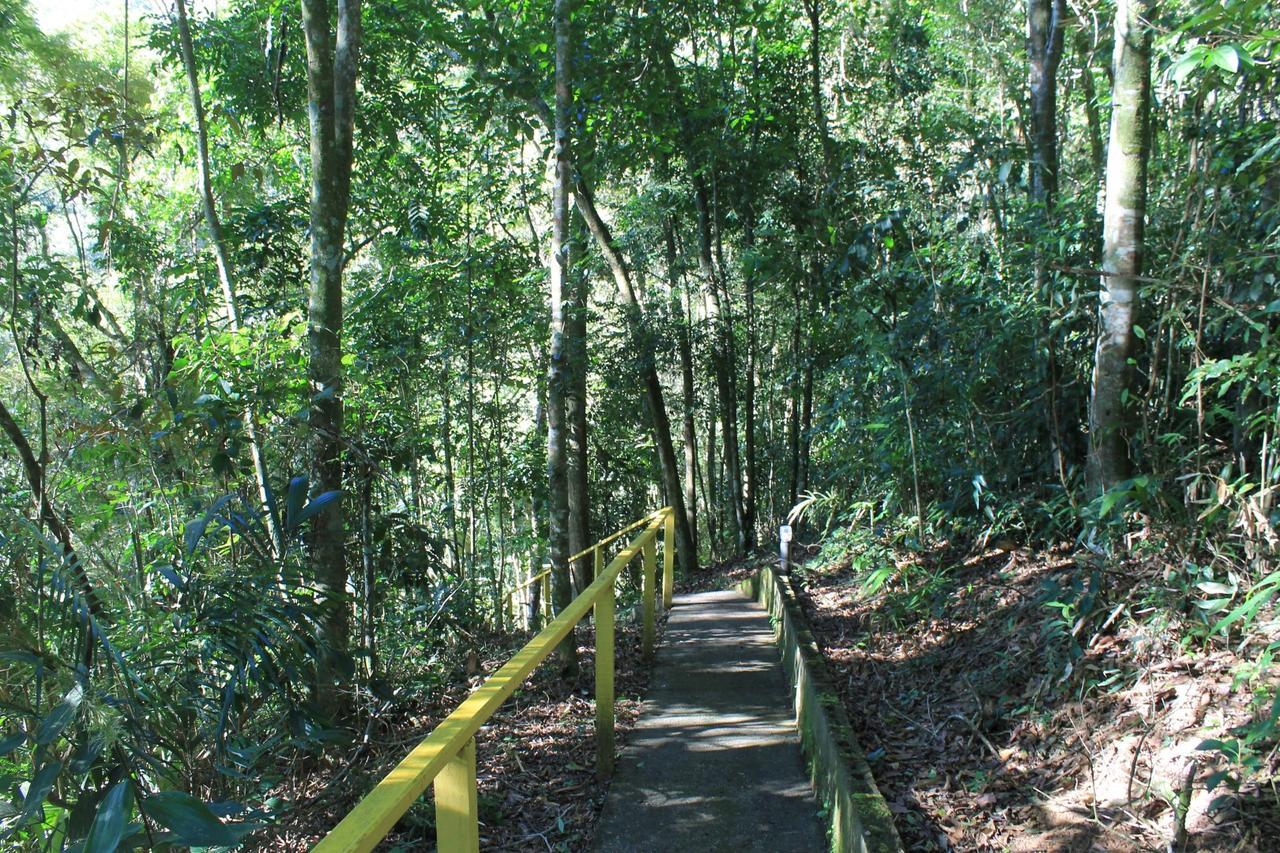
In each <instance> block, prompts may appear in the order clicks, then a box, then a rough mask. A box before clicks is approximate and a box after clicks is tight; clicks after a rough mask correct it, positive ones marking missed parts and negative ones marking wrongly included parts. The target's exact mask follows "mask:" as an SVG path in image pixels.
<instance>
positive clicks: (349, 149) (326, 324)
mask: <svg viewBox="0 0 1280 853" xmlns="http://www.w3.org/2000/svg"><path fill="white" fill-rule="evenodd" d="M330 20H331V19H330V5H329V2H328V0H302V26H303V32H304V34H305V36H306V43H307V102H308V103H307V107H308V109H307V113H308V117H309V120H310V130H311V284H310V293H309V298H308V306H307V350H308V355H309V357H310V363H309V366H308V378H309V380H310V390H311V405H310V409H309V413H310V414H309V426H310V431H311V447H312V482H311V489H312V493H313V494H316V495H320V494H324V493H329V492H336V491H338V490H340V489H341V488H342V462H343V455H342V448H343V435H342V428H343V425H342V419H343V411H342V272H343V265H344V260H345V258H344V251H343V238H344V235H345V233H346V226H347V211H348V208H349V206H350V201H351V163H352V156H353V152H354V139H353V137H354V133H355V98H356V74H357V71H358V68H359V62H360V39H361V28H360V0H337V29H336V31H335V30H333V29H332V28H331V24H330ZM310 546H311V565H312V571H313V574H314V583H315V586H316V589H317V590H318V591H319V593H320V595H321V596H322V599H323V604H324V615H323V621H322V624H321V627H320V641H321V646H322V647H323V650H324V651H323V652H322V654H321V662H320V665H319V666H318V667H317V673H316V699H317V703H318V704H319V706H320V707H321V709H322V710H324V711H326V712H328V713H331V714H332V713H340V712H341V710H342V702H341V698H340V694H339V692H338V690H337V686H338V682H339V680H340V673H341V672H342V671H343V669H344V667H342V666H341V665H340V660H341V658H342V657H344V656H345V655H346V654H347V647H348V644H349V638H350V634H351V615H350V607H349V603H348V601H347V600H346V591H347V564H346V528H345V525H344V523H343V512H342V502H341V501H338V500H331V501H329V502H328V503H327V504H325V505H324V506H323V507H322V508H321V509H320V511H319V513H318V514H317V515H316V516H315V522H314V525H313V527H312V530H311V537H310Z"/></svg>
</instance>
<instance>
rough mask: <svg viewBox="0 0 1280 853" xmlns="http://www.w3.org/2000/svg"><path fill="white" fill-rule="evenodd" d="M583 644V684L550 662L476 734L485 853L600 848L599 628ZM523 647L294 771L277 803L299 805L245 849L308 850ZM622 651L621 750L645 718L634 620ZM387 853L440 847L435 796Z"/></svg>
mask: <svg viewBox="0 0 1280 853" xmlns="http://www.w3.org/2000/svg"><path fill="white" fill-rule="evenodd" d="M664 621H665V620H664ZM661 627H662V626H661V624H660V625H659V630H660V631H661ZM577 636H578V654H579V660H580V663H581V666H580V673H579V676H578V678H577V679H576V680H573V681H567V680H565V679H562V678H560V677H559V674H558V669H557V667H556V665H555V663H554V660H552V661H551V662H549V663H547V664H545V665H544V666H542V667H540V668H539V669H538V671H537V672H535V673H534V675H533V676H532V677H531V678H530V680H529V681H528V682H526V683H525V685H524V687H523V688H522V689H520V690H519V691H517V692H516V694H515V695H514V696H513V697H512V698H511V699H509V700H508V701H507V702H506V703H504V704H503V706H502V707H501V708H500V709H499V710H498V712H497V713H496V714H495V715H494V716H493V717H492V718H491V719H490V721H489V723H488V724H487V725H485V726H483V727H482V728H481V729H480V732H479V734H478V735H477V736H476V747H477V752H476V764H477V766H476V779H477V793H478V797H477V798H478V806H479V813H480V824H481V825H480V845H481V847H482V848H483V849H486V850H504V851H508V850H509V851H538V852H539V853H547V851H551V853H560V851H578V850H584V849H586V847H587V846H588V845H589V844H590V841H591V839H592V837H593V834H594V830H595V824H596V821H597V819H598V818H599V816H600V810H601V809H602V808H603V806H604V799H605V794H606V792H607V790H608V789H607V785H606V784H602V783H600V782H599V781H597V779H596V774H595V749H596V747H595V703H594V700H593V696H594V688H593V685H594V683H595V682H594V678H595V670H594V663H593V656H594V648H595V644H594V637H593V634H592V631H591V629H590V627H589V626H588V627H587V628H585V629H583V628H581V627H580V628H579V630H578V635H577ZM525 639H527V638H526V637H524V636H518V635H517V636H512V637H508V638H500V639H493V640H490V641H488V642H485V643H481V644H480V645H481V646H482V648H481V650H479V651H476V652H475V653H474V654H471V653H468V654H466V655H464V656H462V657H461V658H460V665H459V666H458V667H456V668H455V671H454V676H455V677H454V678H453V679H452V681H451V683H450V684H448V685H445V686H442V687H440V688H439V689H438V690H436V691H434V692H433V693H432V695H431V696H429V697H425V698H419V699H418V700H416V701H411V702H401V703H399V704H398V705H396V706H394V707H392V708H389V709H387V710H385V711H384V712H382V713H379V714H378V715H376V716H373V717H371V718H370V717H368V716H366V718H365V725H364V727H363V736H362V737H361V738H360V739H359V742H358V743H355V744H352V745H350V746H346V747H343V748H340V749H335V750H334V751H333V752H332V753H331V754H330V755H328V756H327V757H326V759H325V760H324V762H323V763H322V764H321V765H320V766H318V767H317V766H315V764H314V763H312V764H311V765H310V766H304V764H302V763H300V764H299V765H298V766H297V767H296V768H285V778H284V781H282V782H281V783H280V784H279V785H278V786H277V788H276V789H275V790H274V791H272V792H271V795H272V796H277V797H280V798H281V800H283V801H284V802H286V803H291V804H292V806H291V807H290V808H288V809H287V810H286V811H285V812H284V814H283V815H282V816H281V818H280V820H279V821H277V822H276V823H274V824H272V825H271V826H270V827H269V828H268V829H265V830H263V831H261V832H260V833H257V834H256V835H255V836H253V837H251V838H250V843H249V844H248V845H247V847H246V849H258V850H272V851H292V850H298V851H302V850H309V849H310V848H311V846H312V845H314V844H315V843H316V842H317V841H319V840H320V838H321V837H323V836H324V834H325V833H326V832H327V831H328V830H329V829H331V828H332V827H333V826H334V825H336V824H337V823H338V821H339V820H341V818H342V817H343V816H344V815H345V814H346V813H347V812H348V811H349V810H350V809H351V808H352V807H353V806H354V805H355V804H356V803H357V802H358V801H359V799H360V798H361V797H362V796H364V794H366V793H368V792H369V791H370V790H371V789H372V788H373V786H374V785H375V784H377V782H378V780H380V779H381V778H382V777H383V776H384V775H385V774H386V773H387V772H388V771H390V770H391V768H392V767H394V766H395V765H396V764H397V763H398V762H399V761H400V760H401V759H402V758H404V756H405V755H406V754H407V753H408V752H409V750H410V749H412V748H413V746H414V745H416V744H417V743H418V741H420V740H421V739H422V738H424V737H426V735H427V734H429V733H430V731H431V729H432V728H434V727H435V725H436V724H437V723H439V722H440V721H441V720H442V719H443V718H444V717H445V716H446V715H447V714H448V713H449V712H450V711H452V710H453V709H454V708H455V707H457V705H458V704H459V703H460V702H461V701H462V700H463V699H464V698H466V696H467V695H468V694H469V693H470V692H471V691H472V690H474V689H475V688H476V687H478V686H479V685H480V684H481V683H482V682H483V680H484V678H485V677H486V676H487V675H488V674H490V673H492V672H494V671H495V670H496V669H497V668H498V667H500V666H501V665H502V664H503V663H505V662H506V661H507V659H508V658H510V657H511V655H513V654H514V653H515V652H516V651H517V650H518V649H519V648H520V646H521V645H523V643H524V641H525ZM659 642H661V636H659ZM616 643H617V646H616V651H615V653H616V659H615V665H616V670H615V673H616V674H615V677H616V679H617V681H616V683H615V687H616V696H617V699H616V703H615V708H614V710H615V714H616V719H617V735H618V747H619V748H621V747H622V745H623V744H625V743H626V738H627V733H628V732H629V731H630V730H631V728H632V727H633V726H634V723H635V720H636V718H637V716H638V715H639V712H640V707H641V704H642V700H643V696H644V694H645V692H646V690H647V688H648V681H649V672H650V670H649V668H648V666H647V665H646V664H645V663H644V661H643V659H642V656H641V653H640V633H639V626H638V625H637V624H635V622H634V620H631V621H624V620H622V619H620V620H619V623H618V634H617V638H616ZM378 849H379V850H386V851H424V850H434V849H435V804H434V799H433V797H432V794H431V789H430V788H428V790H427V793H426V794H425V795H424V796H423V798H422V799H421V800H420V801H419V802H418V803H417V804H415V805H414V806H413V807H412V808H411V809H410V810H409V811H408V812H407V813H406V814H405V816H404V818H402V819H401V821H400V822H399V824H397V826H396V828H395V829H394V830H393V831H392V833H391V834H390V835H388V836H387V839H386V841H384V842H383V844H382V845H381V846H380V847H379V848H378Z"/></svg>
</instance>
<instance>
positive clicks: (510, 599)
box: [506, 509, 671, 618]
mask: <svg viewBox="0 0 1280 853" xmlns="http://www.w3.org/2000/svg"><path fill="white" fill-rule="evenodd" d="M668 511H669V510H666V509H660V510H658V511H657V512H654V513H652V514H650V515H646V516H645V517H644V518H641V519H639V520H638V521H633V522H631V523H630V524H628V525H627V526H626V527H624V528H622V529H621V530H615V531H614V532H613V533H610V534H609V535H608V536H606V537H605V538H603V539H601V540H600V541H599V542H597V543H596V544H594V545H591V546H589V547H587V548H583V549H582V550H581V551H579V552H578V553H576V554H574V555H573V556H571V557H570V558H569V559H568V560H566V561H565V562H567V563H568V564H569V565H573V564H574V563H575V562H577V561H578V560H579V559H580V558H582V557H585V556H587V555H588V554H591V555H592V557H593V562H594V566H593V573H592V577H595V576H597V575H599V574H600V568H601V567H602V566H603V565H604V547H605V546H606V545H609V544H611V543H612V542H614V541H615V540H617V539H618V538H620V537H622V536H625V535H626V534H628V533H630V532H631V531H633V530H635V529H636V528H637V527H643V526H644V525H646V524H649V523H650V522H652V521H653V520H654V519H655V518H657V517H658V516H660V515H663V514H664V513H667V512H668ZM543 565H546V564H545V563H544V564H543ZM538 581H542V611H543V613H545V614H546V616H547V617H548V618H550V616H551V569H550V568H549V567H548V568H546V569H544V570H543V571H541V572H539V573H538V574H536V575H534V576H533V577H531V578H529V579H528V580H525V581H521V582H520V583H518V584H516V585H515V586H513V587H512V588H511V589H509V590H507V594H506V601H507V604H506V608H507V612H508V613H513V614H514V613H515V602H516V594H517V593H519V592H520V591H521V590H522V589H525V588H527V587H530V586H533V585H534V584H535V583H537V582H538ZM663 583H664V586H663V591H664V592H663V599H662V606H663V607H670V606H671V596H670V594H669V593H668V592H667V591H668V589H669V586H670V585H669V584H668V583H667V582H666V575H665V572H664V575H663Z"/></svg>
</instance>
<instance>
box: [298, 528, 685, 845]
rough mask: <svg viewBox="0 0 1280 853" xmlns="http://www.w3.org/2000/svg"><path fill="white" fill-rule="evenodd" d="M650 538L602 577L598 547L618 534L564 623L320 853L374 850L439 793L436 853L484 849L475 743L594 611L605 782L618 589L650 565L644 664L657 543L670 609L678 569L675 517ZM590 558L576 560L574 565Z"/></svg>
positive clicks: (429, 740)
mask: <svg viewBox="0 0 1280 853" xmlns="http://www.w3.org/2000/svg"><path fill="white" fill-rule="evenodd" d="M640 524H644V525H645V528H644V530H643V532H641V533H640V535H639V536H637V537H636V538H635V539H633V540H632V541H631V543H630V544H629V545H627V547H626V548H623V549H622V551H620V552H619V553H618V555H617V556H616V557H614V558H613V560H611V561H610V562H609V565H608V566H607V567H601V566H600V565H599V563H600V562H601V561H602V559H603V558H602V556H601V554H602V553H603V552H602V550H601V549H602V547H603V546H604V545H606V544H608V543H609V542H612V541H613V540H615V539H617V538H618V535H619V534H614V535H613V536H611V537H609V538H607V539H602V540H601V541H600V542H598V543H596V544H595V545H593V546H592V547H591V548H589V549H587V551H594V553H595V555H596V563H597V567H596V569H597V570H596V579H595V581H593V582H592V583H591V585H590V586H588V587H587V588H586V589H585V590H583V591H582V594H581V595H579V596H578V597H577V598H575V599H574V600H573V601H572V602H571V603H570V604H569V606H568V607H566V608H565V609H564V610H562V611H561V612H560V615H559V616H557V617H556V618H555V619H554V620H552V621H551V622H550V623H549V624H548V625H547V626H546V627H545V628H543V629H542V631H541V632H539V634H538V635H537V636H536V637H534V638H533V639H532V640H530V641H529V642H528V643H527V644H525V646H524V648H522V649H521V650H520V651H518V652H516V654H515V656H514V657H512V658H511V660H509V661H507V662H506V663H505V664H503V665H502V668H501V669H499V670H498V671H497V672H495V673H494V674H493V675H491V676H489V678H488V679H486V680H485V682H484V684H482V685H480V686H479V687H478V688H476V690H475V691H474V692H473V693H472V694H471V695H470V696H468V697H467V698H466V699H465V700H464V701H463V702H462V704H461V705H459V706H458V707H457V708H455V709H454V710H453V713H451V714H449V716H448V717H445V719H444V721H443V722H441V723H440V725H438V726H436V727H435V729H433V730H432V731H431V734H429V735H427V737H426V738H425V739H424V740H423V741H422V742H420V743H419V744H418V745H417V746H416V747H414V748H413V750H412V751H411V752H410V753H409V754H408V755H407V756H405V758H404V760H403V761H401V762H400V763H399V764H397V765H396V767H395V768H394V769H393V770H392V771H391V772H390V773H388V774H387V775H386V776H385V777H384V778H383V779H382V781H381V782H379V783H378V784H377V786H376V787H375V788H374V789H373V790H372V791H370V792H369V793H368V794H367V795H366V796H365V797H364V799H362V800H361V801H360V802H359V803H357V804H356V807H355V808H353V809H352V810H351V811H350V812H348V813H347V816H346V817H344V818H343V819H342V821H341V822H340V823H339V824H338V825H337V826H335V827H334V828H333V830H332V831H330V832H329V834H328V835H326V836H325V837H324V838H323V839H322V840H321V841H320V843H319V844H317V845H316V846H315V848H313V849H314V850H315V851H317V853H335V852H336V851H344V853H345V851H360V853H363V852H364V851H368V850H372V849H373V848H374V847H375V846H376V845H377V843H378V842H379V841H381V840H382V838H383V837H384V836H385V835H386V834H387V833H388V832H390V831H391V828H392V827H393V826H395V824H396V821H398V820H399V819H400V817H401V816H402V815H403V814H404V813H405V812H406V811H408V809H409V807H410V806H412V805H413V803H414V802H415V801H416V800H417V799H418V797H420V796H422V792H423V791H425V790H426V789H427V786H428V785H430V784H432V783H433V782H434V783H435V794H436V846H437V847H438V848H439V849H440V850H442V851H448V853H455V851H458V853H469V852H470V851H478V850H479V849H480V824H479V818H478V815H477V811H476V742H475V734H476V732H477V731H479V730H480V727H481V726H482V725H484V724H485V722H486V721H488V719H489V718H490V717H491V716H493V713H494V712H495V711H497V710H498V708H499V707H500V706H501V705H502V703H503V702H505V701H506V700H507V698H509V697H510V696H511V694H512V693H514V692H515V691H516V688H518V687H519V686H520V685H521V684H523V683H524V681H525V679H526V678H528V677H529V675H530V674H532V672H533V671H534V669H536V668H537V666H538V665H539V664H540V663H542V662H543V661H544V660H546V659H547V657H548V655H550V654H551V652H552V651H554V650H555V648H556V646H558V645H559V644H560V641H561V640H563V639H564V638H565V637H567V636H568V635H569V632H570V631H571V630H573V626H575V625H577V624H578V622H580V621H582V619H583V618H584V617H585V616H586V615H587V612H588V611H590V610H594V611H595V627H596V631H595V634H596V661H595V664H596V666H595V669H596V685H595V687H596V769H597V772H598V773H599V774H600V775H601V776H608V775H610V774H611V773H612V772H613V762H614V713H613V700H614V677H613V674H614V609H615V600H614V597H615V582H616V581H617V579H618V575H620V574H621V573H622V570H623V569H624V568H626V566H627V564H628V563H630V562H631V561H632V560H633V559H635V557H636V556H637V555H639V556H640V557H641V559H642V560H643V565H644V578H643V582H642V585H641V592H642V596H643V613H644V616H643V621H644V629H643V644H644V653H645V655H646V656H650V655H652V654H653V641H654V623H655V609H656V605H655V599H656V597H657V590H656V586H657V578H656V577H655V576H656V574H657V540H658V531H659V529H661V530H662V531H663V541H662V552H663V553H662V558H663V559H662V563H663V571H662V586H663V590H662V600H663V606H664V607H670V606H671V587H672V572H673V567H674V564H675V514H674V513H673V512H672V511H671V509H670V508H669V507H668V508H665V509H661V510H659V511H658V512H656V513H654V514H653V515H651V516H649V517H647V518H645V519H641V521H640V522H638V523H637V524H633V525H631V526H630V527H629V528H625V529H624V531H626V530H633V529H635V528H636V527H637V526H640ZM585 553H587V552H586V551H584V552H582V554H578V555H576V556H575V559H576V558H577V557H580V556H582V555H583V554H585Z"/></svg>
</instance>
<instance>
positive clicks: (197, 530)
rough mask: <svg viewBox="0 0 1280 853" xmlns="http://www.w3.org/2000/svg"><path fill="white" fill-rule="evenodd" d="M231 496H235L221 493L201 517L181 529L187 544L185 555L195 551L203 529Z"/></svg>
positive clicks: (202, 534) (228, 501)
mask: <svg viewBox="0 0 1280 853" xmlns="http://www.w3.org/2000/svg"><path fill="white" fill-rule="evenodd" d="M233 497H235V496H234V495H223V496H222V497H220V498H218V499H217V500H216V501H214V502H213V503H212V504H210V505H209V509H207V510H206V511H205V514H204V516H203V517H202V518H198V519H196V520H195V521H190V522H188V523H187V526H186V529H185V530H184V531H183V540H184V542H185V543H186V546H187V556H191V554H193V553H194V552H195V550H196V545H198V544H200V539H201V537H203V536H204V532H205V530H206V529H207V528H208V527H209V522H211V521H213V519H214V518H216V517H217V515H218V513H220V512H222V510H223V508H224V507H225V506H226V505H227V504H228V503H230V501H231V499H232V498H233Z"/></svg>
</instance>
